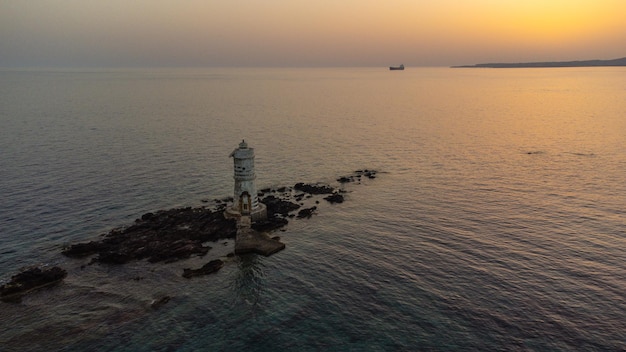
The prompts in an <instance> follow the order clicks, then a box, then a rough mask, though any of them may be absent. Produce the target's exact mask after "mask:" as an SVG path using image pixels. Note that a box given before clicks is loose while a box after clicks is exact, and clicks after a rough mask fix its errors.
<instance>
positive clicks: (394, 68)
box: [389, 64, 404, 71]
mask: <svg viewBox="0 0 626 352" xmlns="http://www.w3.org/2000/svg"><path fill="white" fill-rule="evenodd" d="M389 70H390V71H396V70H399V71H401V70H404V64H402V65H400V66H389Z"/></svg>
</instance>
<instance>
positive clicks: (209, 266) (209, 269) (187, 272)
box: [183, 259, 224, 279]
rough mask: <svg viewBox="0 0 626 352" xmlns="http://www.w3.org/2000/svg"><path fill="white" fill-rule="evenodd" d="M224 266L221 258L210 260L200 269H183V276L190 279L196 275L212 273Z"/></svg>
mask: <svg viewBox="0 0 626 352" xmlns="http://www.w3.org/2000/svg"><path fill="white" fill-rule="evenodd" d="M223 266H224V262H223V261H221V260H219V259H215V260H211V261H210V262H208V263H206V264H204V265H203V266H202V267H201V268H200V269H183V277H184V278H187V279H189V278H192V277H194V276H200V275H208V274H212V273H215V272H217V271H218V270H220V269H221V268H222V267H223Z"/></svg>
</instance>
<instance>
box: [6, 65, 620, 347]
mask: <svg viewBox="0 0 626 352" xmlns="http://www.w3.org/2000/svg"><path fill="white" fill-rule="evenodd" d="M624 74H626V71H624V69H623V68H576V69H573V68H572V69H569V68H567V69H549V70H547V69H519V70H463V69H446V68H407V70H405V71H403V72H389V71H386V70H381V69H377V68H362V69H202V70H115V71H110V70H101V71H54V70H48V71H46V70H37V71H1V72H0V75H1V76H2V79H1V80H0V82H2V83H0V122H1V123H2V126H3V127H2V129H0V150H1V151H2V153H1V154H0V170H1V171H0V172H1V175H2V177H0V193H1V194H2V200H3V201H2V202H0V279H3V280H7V279H9V278H10V276H11V275H12V274H14V273H15V272H17V271H18V270H19V268H21V267H23V266H26V265H32V264H38V263H44V264H51V265H52V264H56V265H61V266H63V267H65V268H66V269H68V271H69V275H68V277H67V278H66V280H65V281H64V283H63V284H61V285H59V286H57V287H55V288H53V289H49V290H43V291H39V292H36V293H34V294H32V295H29V296H27V297H26V298H25V299H24V300H23V301H22V302H21V303H20V304H6V303H3V304H1V305H0V312H1V313H2V314H1V315H2V316H3V317H5V318H4V319H3V320H2V323H1V324H2V329H0V345H1V346H2V350H7V351H23V350H59V351H83V350H94V351H195V350H211V351H220V350H232V349H241V350H250V351H265V350H268V351H269V350H354V351H361V350H391V351H396V350H400V351H403V350H406V351H409V350H410V351H413V350H454V351H457V350H458V351H466V350H503V351H504V350H506V351H510V350H520V351H526V350H531V351H532V350H536V351H545V350H556V351H569V350H587V351H619V350H623V349H626V338H625V337H624V331H626V298H625V295H624V292H626V254H625V253H624V248H626V232H625V229H626V226H625V225H626V211H625V210H624V209H626V197H625V195H626V186H625V185H626V182H625V181H626V179H625V176H624V175H626V149H624V146H625V145H626V135H625V134H624V133H623V131H624V130H626V118H625V116H626V103H624V102H625V101H626V84H625V83H624V80H623V77H624ZM242 138H245V139H246V140H247V141H248V142H249V143H250V144H251V146H253V147H254V148H255V149H256V155H257V158H256V165H257V176H258V178H257V183H258V186H259V188H263V187H270V186H271V187H274V186H281V185H293V184H295V183H296V182H301V181H304V182H317V181H321V182H329V183H333V182H334V180H335V178H336V177H338V176H341V175H344V174H348V173H350V172H352V171H354V170H357V169H362V168H371V169H376V170H378V171H379V174H378V177H377V178H376V179H374V180H367V181H364V182H363V183H362V184H350V185H347V186H346V190H347V191H348V193H347V200H346V202H345V203H343V204H337V205H330V204H326V203H325V202H324V201H322V202H321V204H320V205H319V211H318V214H317V215H315V216H314V217H313V218H311V219H308V220H293V221H291V223H290V224H289V226H288V227H287V228H286V231H284V232H280V233H279V235H280V236H281V238H282V240H283V242H285V243H286V245H287V248H286V250H284V251H282V252H280V253H278V254H275V255H274V256H271V257H268V258H265V257H257V256H251V257H245V258H238V259H233V260H229V261H227V263H226V265H225V267H224V268H223V269H222V270H221V271H220V272H219V273H218V274H216V275H212V276H207V277H201V278H196V279H193V280H186V279H183V278H182V277H181V276H180V274H181V272H182V268H184V267H190V266H194V267H195V266H200V265H201V264H203V263H204V262H206V261H207V260H208V259H207V258H204V259H203V258H193V259H190V260H188V261H184V262H178V263H172V264H149V263H144V262H138V263H131V264H129V265H125V266H123V267H115V266H113V267H110V266H98V265H91V266H86V267H85V268H84V269H81V265H83V264H85V263H86V262H88V259H87V260H85V261H77V260H70V259H67V258H64V257H62V256H61V255H60V250H61V248H62V247H63V245H66V244H68V243H74V242H80V241H88V240H91V239H95V238H97V236H98V235H99V234H100V233H104V232H106V231H108V230H110V229H111V228H113V227H116V226H121V225H127V224H130V223H131V222H132V221H133V220H134V219H135V218H137V217H140V216H141V215H142V214H143V213H146V212H148V211H154V210H158V209H164V208H171V207H176V206H200V205H202V204H204V203H202V200H206V199H209V200H210V199H213V198H222V197H224V196H228V195H230V192H231V189H232V164H231V163H232V161H231V160H230V159H229V158H228V154H229V153H230V152H231V151H232V149H234V148H235V147H236V146H237V144H238V142H239V141H240V140H241V139H242ZM311 201H312V200H311ZM232 246H233V243H232V241H226V242H225V243H216V244H214V245H213V247H214V248H213V249H212V250H211V251H210V252H209V256H210V257H220V256H224V255H226V254H227V253H228V252H230V251H231V250H232ZM163 295H169V296H171V297H172V300H171V301H170V302H169V303H168V304H166V305H165V306H163V307H162V308H161V309H159V310H152V309H151V308H150V307H149V306H150V303H151V302H152V300H153V299H155V298H158V297H160V296H163Z"/></svg>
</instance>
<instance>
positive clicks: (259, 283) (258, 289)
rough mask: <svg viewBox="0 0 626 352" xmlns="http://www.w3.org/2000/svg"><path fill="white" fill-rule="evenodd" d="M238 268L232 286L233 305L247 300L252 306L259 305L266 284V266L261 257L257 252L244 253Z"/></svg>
mask: <svg viewBox="0 0 626 352" xmlns="http://www.w3.org/2000/svg"><path fill="white" fill-rule="evenodd" d="M237 268H238V271H237V273H236V274H235V279H234V280H233V283H232V286H231V290H232V291H233V305H234V306H235V305H238V304H240V303H241V302H245V303H246V304H248V305H249V306H252V307H256V306H258V305H259V303H260V299H261V294H262V292H263V290H264V289H265V285H266V279H265V266H264V265H263V262H262V261H261V258H260V257H259V256H258V255H256V254H247V255H242V256H240V257H239V262H238V263H237Z"/></svg>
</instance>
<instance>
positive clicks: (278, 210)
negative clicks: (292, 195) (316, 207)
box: [261, 196, 300, 218]
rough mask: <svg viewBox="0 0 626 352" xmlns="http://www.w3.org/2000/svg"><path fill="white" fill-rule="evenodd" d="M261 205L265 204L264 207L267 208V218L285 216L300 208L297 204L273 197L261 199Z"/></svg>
mask: <svg viewBox="0 0 626 352" xmlns="http://www.w3.org/2000/svg"><path fill="white" fill-rule="evenodd" d="M261 203H263V204H265V206H266V207H267V216H268V218H271V217H273V216H274V215H275V214H280V215H282V216H287V214H289V212H290V211H294V210H296V209H298V208H300V205H298V204H297V203H293V202H290V201H287V200H282V199H280V198H277V197H275V196H267V197H265V198H263V199H261Z"/></svg>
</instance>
